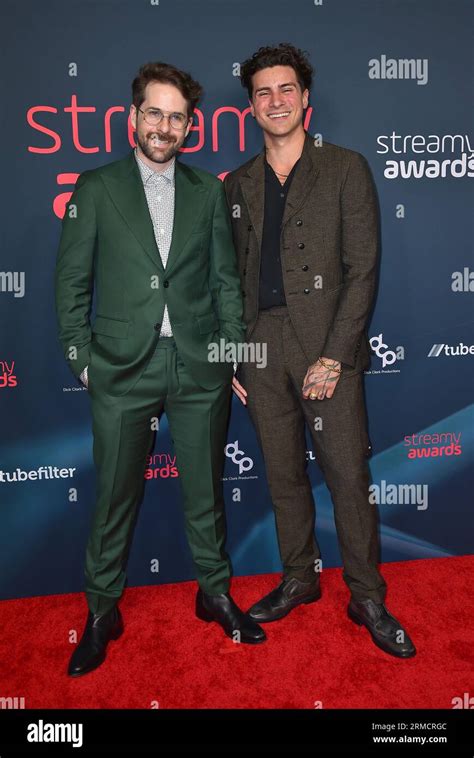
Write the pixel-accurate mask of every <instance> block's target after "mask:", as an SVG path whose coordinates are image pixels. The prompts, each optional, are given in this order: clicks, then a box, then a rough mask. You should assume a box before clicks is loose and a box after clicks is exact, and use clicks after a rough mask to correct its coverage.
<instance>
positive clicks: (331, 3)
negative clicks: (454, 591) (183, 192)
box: [0, 0, 474, 598]
mask: <svg viewBox="0 0 474 758" xmlns="http://www.w3.org/2000/svg"><path fill="white" fill-rule="evenodd" d="M0 12H1V14H2V17H3V23H2V28H3V31H2V46H1V47H2V53H3V64H2V70H3V74H4V76H3V82H4V83H3V96H2V106H3V117H2V120H1V126H0V128H1V140H2V145H3V148H4V150H3V160H2V165H3V172H2V174H3V179H2V194H3V200H2V207H3V209H4V211H5V213H4V218H3V222H2V234H1V240H2V244H1V264H0V269H1V271H0V313H1V341H0V403H1V425H2V443H1V460H0V498H1V510H0V516H1V528H0V597H1V598H13V597H24V596H30V595H39V594H50V593H62V592H71V591H79V590H81V589H82V586H83V583H82V582H83V562H84V553H85V545H86V541H87V535H88V528H89V523H90V519H91V514H92V510H93V507H94V490H95V472H94V468H93V462H92V434H91V417H90V407H89V397H88V394H87V391H86V390H85V389H84V388H82V387H81V386H80V385H79V384H78V383H77V381H76V380H75V379H74V377H73V375H72V374H71V373H70V371H69V369H68V367H67V365H66V363H65V361H64V359H63V356H62V352H61V349H60V345H59V342H58V339H57V327H56V319H55V311H54V299H53V273H54V266H55V258H56V251H57V244H58V240H59V235H60V225H61V221H60V219H61V216H62V214H63V213H64V206H65V203H66V202H67V200H68V199H69V197H70V194H71V191H72V189H73V186H74V182H75V181H76V179H77V176H78V175H79V174H80V173H81V172H82V171H84V170H86V169H90V168H93V167H95V166H98V165H101V164H103V163H107V162H110V161H112V160H116V159H118V158H121V157H123V156H124V155H125V154H126V153H127V151H129V150H130V149H131V145H133V133H132V132H131V130H130V129H129V127H128V123H127V118H128V108H129V104H130V84H131V81H132V79H133V77H134V75H135V73H136V71H137V69H138V67H139V65H140V64H142V63H144V62H146V61H149V60H163V61H167V62H170V63H173V64H175V65H177V66H179V67H180V68H183V69H185V70H189V71H190V72H191V73H192V75H193V76H194V77H195V78H197V79H198V80H199V81H201V82H202V84H203V85H204V88H205V96H204V98H203V100H202V102H201V103H200V105H199V109H198V110H197V112H196V117H195V128H194V129H193V131H192V133H191V135H190V137H189V138H188V141H187V143H186V149H185V150H184V151H183V154H182V156H181V160H183V161H184V162H186V163H189V164H190V165H193V166H198V167H200V168H203V169H207V170H208V171H210V172H212V173H213V174H215V175H218V176H222V175H224V174H225V172H227V171H230V170H232V169H234V168H235V167H237V166H238V165H240V164H241V163H243V162H244V161H246V160H248V159H249V158H250V157H251V156H253V155H255V154H256V153H258V152H259V151H260V149H261V147H262V137H261V134H260V132H259V129H258V127H257V126H256V124H255V122H254V120H253V119H252V117H251V116H250V115H249V114H248V111H247V108H248V101H247V98H246V93H245V91H244V90H243V88H242V87H241V85H240V81H239V79H238V73H239V62H241V61H243V60H244V59H245V58H246V57H247V56H248V55H250V54H251V53H252V52H254V51H255V50H256V49H257V48H258V47H260V46H261V45H266V44H272V43H278V42H283V41H284V42H292V43H293V44H295V45H297V46H298V47H302V48H303V49H305V50H307V51H308V52H309V53H310V56H311V60H312V63H313V65H314V68H315V71H316V76H315V81H314V88H313V92H312V93H311V100H310V108H309V109H308V111H307V114H306V128H307V129H308V131H309V132H311V133H312V134H314V135H317V134H320V135H322V138H323V139H325V140H327V141H329V142H333V143H336V144H339V145H343V146H346V147H349V148H352V149H354V150H358V151H360V152H361V153H363V154H364V155H365V156H366V158H367V159H368V161H369V164H370V166H371V168H372V171H373V174H374V178H375V182H376V185H377V188H378V193H379V198H380V210H381V220H382V261H381V270H380V282H379V289H378V295H377V301H376V307H375V309H374V312H373V316H372V319H371V323H370V330H369V334H370V338H371V345H372V348H373V356H372V364H371V368H370V370H369V371H367V372H366V378H365V386H366V397H367V405H368V416H369V422H370V426H369V431H370V438H371V442H372V447H373V454H372V458H371V460H370V467H371V474H372V480H373V484H372V487H371V498H372V500H373V501H374V503H376V504H377V507H378V510H379V514H380V532H381V543H382V554H381V558H382V560H383V561H397V560H411V559H416V558H425V557H426V558H433V557H438V556H440V557H441V556H450V555H460V554H467V553H472V552H473V542H474V539H473V514H472V507H473V491H474V480H473V467H472V460H473V428H474V424H473V421H474V415H473V405H472V400H473V395H472V388H473V386H474V382H473V378H474V374H473V369H472V366H473V361H474V344H473V343H474V337H473V331H472V300H473V290H474V273H473V270H474V263H473V258H472V242H473V223H472V177H473V174H474V157H473V156H474V153H473V149H474V133H473V130H472V73H473V72H472V63H473V61H472V20H473V5H472V2H470V0H451V2H445V0H319V1H318V0H316V1H315V0H292V1H291V2H287V1H286V0H271V1H269V0H259V2H255V0H219V1H217V0H201V1H200V2H197V0H159V2H158V1H157V0H155V1H153V0H151V1H150V0H80V1H78V0H69V1H68V2H64V1H63V0H61V2H58V1H56V0H43V2H40V3H38V2H21V3H18V2H5V0H4V2H3V3H2V8H1V11H0ZM228 443H229V444H228V447H227V449H226V452H227V457H226V468H225V472H224V478H225V482H224V487H225V495H226V501H227V514H228V530H229V535H228V550H229V552H230V554H231V557H232V560H233V565H234V573H235V574H236V575H246V574H256V573H262V572H273V571H275V572H277V571H280V569H281V565H280V561H279V556H278V546H277V540H276V535H275V529H274V519H273V513H272V508H271V502H270V498H269V494H268V489H267V484H266V480H265V472H264V467H263V462H262V458H261V455H260V452H259V449H258V445H257V441H256V437H255V434H254V432H253V428H252V426H251V424H250V422H249V420H248V418H247V413H246V410H245V408H244V407H243V406H241V405H240V403H239V401H238V400H237V398H234V401H233V409H232V418H231V424H230V429H229V436H228ZM307 458H308V470H309V472H310V476H311V480H312V485H313V491H314V496H315V500H316V503H317V509H316V510H317V533H318V536H319V539H320V543H321V547H322V551H323V559H324V566H325V567H330V566H340V565H341V561H340V555H339V550H338V546H337V541H336V537H335V528H334V521H333V515H332V505H331V501H330V498H329V494H328V491H327V489H326V487H325V485H324V482H323V480H322V477H321V474H320V472H319V471H318V469H317V465H316V463H315V461H314V458H313V454H312V452H311V446H310V442H309V439H308V452H307ZM148 464H149V465H148V467H147V478H148V481H147V483H146V487H145V497H144V500H143V503H142V506H141V509H140V516H139V519H138V523H137V526H136V531H135V536H134V541H133V546H132V550H131V554H130V560H129V565H128V576H129V586H134V585H146V584H156V583H158V584H159V583H167V582H176V581H182V580H189V579H192V578H193V577H194V570H193V564H192V561H191V556H190V552H189V548H188V546H187V543H186V540H185V536H184V528H183V515H182V508H181V499H180V489H179V487H180V485H179V476H177V473H179V472H177V469H176V466H175V461H174V453H173V448H172V444H171V440H170V437H169V434H168V428H167V423H166V418H165V417H163V419H162V423H161V428H160V432H159V434H158V435H157V438H156V444H155V447H154V450H153V454H152V455H150V459H149V462H148Z"/></svg>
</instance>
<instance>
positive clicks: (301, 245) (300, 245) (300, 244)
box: [298, 242, 304, 250]
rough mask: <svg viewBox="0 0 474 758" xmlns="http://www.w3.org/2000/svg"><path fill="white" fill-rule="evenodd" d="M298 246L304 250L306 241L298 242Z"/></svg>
mask: <svg viewBox="0 0 474 758" xmlns="http://www.w3.org/2000/svg"><path fill="white" fill-rule="evenodd" d="M298 248H299V249H300V250H304V242H298Z"/></svg>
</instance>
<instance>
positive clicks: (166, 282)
mask: <svg viewBox="0 0 474 758" xmlns="http://www.w3.org/2000/svg"><path fill="white" fill-rule="evenodd" d="M169 286H170V283H169V281H168V279H165V281H164V282H163V287H169Z"/></svg>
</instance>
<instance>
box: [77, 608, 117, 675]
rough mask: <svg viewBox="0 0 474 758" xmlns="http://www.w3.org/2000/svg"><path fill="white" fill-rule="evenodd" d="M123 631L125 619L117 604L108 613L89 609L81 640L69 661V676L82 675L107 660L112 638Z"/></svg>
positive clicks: (115, 638) (115, 637) (114, 638)
mask: <svg viewBox="0 0 474 758" xmlns="http://www.w3.org/2000/svg"><path fill="white" fill-rule="evenodd" d="M122 632H123V619H122V615H121V613H120V610H119V608H118V607H117V606H116V605H115V606H114V607H113V608H111V609H110V610H109V611H107V612H106V613H96V614H92V613H91V611H89V614H88V616H87V621H86V626H85V628H84V632H83V635H82V637H81V640H80V642H79V644H78V646H77V647H76V649H75V650H74V652H73V654H72V656H71V660H70V661H69V667H68V674H69V676H82V674H88V673H89V671H93V670H94V669H96V668H97V667H98V666H100V664H101V663H103V662H104V661H105V651H106V649H107V644H108V642H109V641H110V640H117V639H118V638H119V637H120V635H121V634H122Z"/></svg>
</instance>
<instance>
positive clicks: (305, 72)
mask: <svg viewBox="0 0 474 758" xmlns="http://www.w3.org/2000/svg"><path fill="white" fill-rule="evenodd" d="M307 56H308V53H307V52H306V50H300V49H299V48H297V47H294V45H290V43H289V42H280V44H279V45H275V46H273V47H260V48H259V49H258V50H257V52H256V53H254V54H253V55H252V56H251V57H250V58H247V60H246V61H244V62H243V63H242V66H241V68H240V81H241V83H242V87H245V88H246V89H247V92H248V93H249V98H250V99H252V76H253V75H254V74H255V73H256V72H257V71H261V70H262V68H270V67H271V66H291V68H293V69H294V70H295V73H296V78H297V79H298V82H299V85H300V87H301V91H302V92H304V90H305V89H308V90H309V89H311V84H312V81H313V67H312V65H311V63H310V62H309V60H308V57H307Z"/></svg>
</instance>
